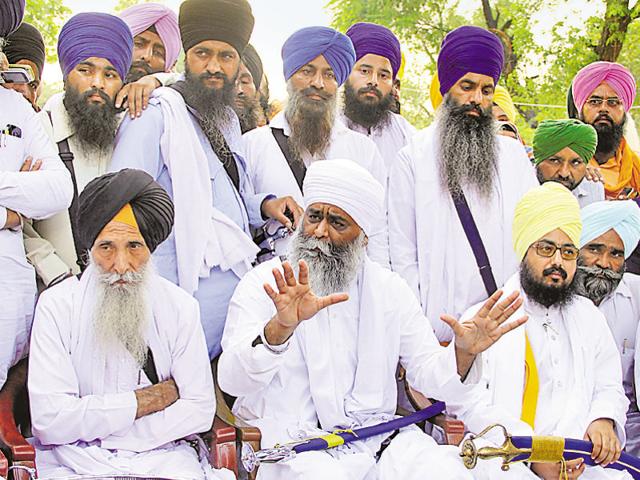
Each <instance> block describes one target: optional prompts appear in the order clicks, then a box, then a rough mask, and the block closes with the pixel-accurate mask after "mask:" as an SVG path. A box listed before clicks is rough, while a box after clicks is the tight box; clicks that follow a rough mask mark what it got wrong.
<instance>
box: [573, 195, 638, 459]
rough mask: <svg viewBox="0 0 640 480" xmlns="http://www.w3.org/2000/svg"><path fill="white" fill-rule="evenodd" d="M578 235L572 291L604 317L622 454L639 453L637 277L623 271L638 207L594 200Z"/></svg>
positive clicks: (635, 235) (633, 242)
mask: <svg viewBox="0 0 640 480" xmlns="http://www.w3.org/2000/svg"><path fill="white" fill-rule="evenodd" d="M582 224H583V228H582V237H581V238H580V256H579V257H578V270H577V272H576V280H575V283H576V291H577V292H578V293H579V294H580V295H584V296H585V297H587V298H590V299H591V300H592V301H593V303H595V304H596V305H597V306H598V308H599V309H600V311H601V312H602V313H603V314H604V316H605V318H606V319H607V323H608V324H609V328H610V329H611V333H612V334H613V338H614V339H615V342H616V346H617V347H618V351H619V352H620V358H621V360H622V382H623V386H624V390H625V393H626V394H627V398H628V399H629V410H628V412H627V423H626V425H625V430H626V433H627V445H626V446H625V450H626V451H627V452H629V453H630V454H632V455H635V456H638V455H640V412H639V411H638V395H637V393H636V387H635V386H636V385H637V384H638V382H639V381H640V368H636V357H637V352H638V351H639V349H638V347H637V345H636V343H637V341H638V336H637V330H638V319H640V277H639V276H638V275H635V274H633V273H627V272H625V259H627V258H629V256H630V255H631V253H632V252H633V251H634V249H635V248H636V245H637V244H638V240H640V209H639V208H638V206H637V205H636V203H635V202H633V201H631V200H625V201H618V202H597V203H593V204H591V205H589V206H587V207H585V208H583V209H582Z"/></svg>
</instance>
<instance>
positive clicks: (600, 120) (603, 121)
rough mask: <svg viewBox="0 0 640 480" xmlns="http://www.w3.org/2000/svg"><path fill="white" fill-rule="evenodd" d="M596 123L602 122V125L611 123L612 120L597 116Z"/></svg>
mask: <svg viewBox="0 0 640 480" xmlns="http://www.w3.org/2000/svg"><path fill="white" fill-rule="evenodd" d="M595 123H596V125H597V124H604V125H613V122H612V121H611V120H609V119H608V118H599V119H597V120H596V122H595Z"/></svg>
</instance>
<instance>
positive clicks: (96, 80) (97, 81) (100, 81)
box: [91, 72, 105, 90]
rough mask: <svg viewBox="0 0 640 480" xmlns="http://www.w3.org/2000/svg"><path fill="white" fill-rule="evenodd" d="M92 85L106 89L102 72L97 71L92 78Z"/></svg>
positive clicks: (99, 88)
mask: <svg viewBox="0 0 640 480" xmlns="http://www.w3.org/2000/svg"><path fill="white" fill-rule="evenodd" d="M91 87H92V88H95V89H97V90H104V87H105V85H104V77H103V76H102V72H96V73H95V74H94V75H93V78H92V79H91Z"/></svg>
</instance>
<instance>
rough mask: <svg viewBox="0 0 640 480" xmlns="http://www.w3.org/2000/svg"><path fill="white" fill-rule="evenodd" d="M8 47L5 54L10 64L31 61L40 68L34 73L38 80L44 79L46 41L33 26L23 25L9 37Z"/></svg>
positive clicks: (5, 48)
mask: <svg viewBox="0 0 640 480" xmlns="http://www.w3.org/2000/svg"><path fill="white" fill-rule="evenodd" d="M6 40H7V45H5V47H4V54H5V55H6V56H7V60H9V63H18V62H19V61H21V60H29V61H30V62H33V63H35V64H36V67H38V71H37V72H33V74H34V75H35V76H36V78H42V70H43V69H44V63H45V61H46V53H45V48H44V40H43V38H42V34H41V33H40V32H39V31H38V29H37V28H36V27H34V26H33V25H29V24H28V23H26V22H25V23H23V24H22V25H20V27H18V29H17V30H16V31H15V32H13V33H12V34H11V35H8V36H7V38H6Z"/></svg>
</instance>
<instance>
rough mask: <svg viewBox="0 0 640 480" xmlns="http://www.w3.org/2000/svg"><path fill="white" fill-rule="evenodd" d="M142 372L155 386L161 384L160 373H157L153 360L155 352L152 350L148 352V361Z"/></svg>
mask: <svg viewBox="0 0 640 480" xmlns="http://www.w3.org/2000/svg"><path fill="white" fill-rule="evenodd" d="M142 371H143V372H144V374H145V375H146V376H147V378H148V379H149V381H150V382H151V383H152V384H153V385H156V384H158V383H160V379H159V378H158V372H157V371H156V362H155V360H154V359H153V352H152V351H151V349H150V348H149V349H148V350H147V359H146V360H145V362H144V365H143V366H142Z"/></svg>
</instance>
